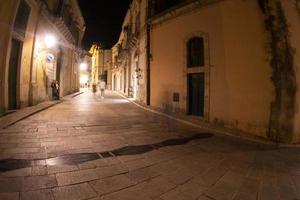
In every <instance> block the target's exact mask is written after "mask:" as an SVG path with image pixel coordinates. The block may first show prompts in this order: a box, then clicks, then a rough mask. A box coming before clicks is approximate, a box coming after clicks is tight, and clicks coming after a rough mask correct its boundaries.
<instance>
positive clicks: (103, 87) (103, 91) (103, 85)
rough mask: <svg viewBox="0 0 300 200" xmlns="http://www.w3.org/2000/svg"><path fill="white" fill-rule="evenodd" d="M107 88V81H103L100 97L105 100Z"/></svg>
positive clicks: (101, 82)
mask: <svg viewBox="0 0 300 200" xmlns="http://www.w3.org/2000/svg"><path fill="white" fill-rule="evenodd" d="M105 87H106V83H105V81H104V80H101V81H100V96H101V98H102V99H103V98H104V93H105Z"/></svg>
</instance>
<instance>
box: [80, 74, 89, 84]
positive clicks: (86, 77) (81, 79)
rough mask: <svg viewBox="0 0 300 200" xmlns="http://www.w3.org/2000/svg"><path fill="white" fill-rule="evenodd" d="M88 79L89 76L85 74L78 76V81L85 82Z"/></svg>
mask: <svg viewBox="0 0 300 200" xmlns="http://www.w3.org/2000/svg"><path fill="white" fill-rule="evenodd" d="M88 81H89V77H88V76H87V75H81V76H80V83H81V84H85V83H87V82H88Z"/></svg>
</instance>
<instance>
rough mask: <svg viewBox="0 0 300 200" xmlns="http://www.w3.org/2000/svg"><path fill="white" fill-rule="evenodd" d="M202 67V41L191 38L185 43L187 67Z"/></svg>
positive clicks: (197, 38) (201, 39)
mask: <svg viewBox="0 0 300 200" xmlns="http://www.w3.org/2000/svg"><path fill="white" fill-rule="evenodd" d="M200 66H204V40H203V38H201V37H194V38H191V39H190V40H189V41H188V43H187V67H200Z"/></svg>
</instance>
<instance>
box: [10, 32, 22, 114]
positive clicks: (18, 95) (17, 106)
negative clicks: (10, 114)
mask: <svg viewBox="0 0 300 200" xmlns="http://www.w3.org/2000/svg"><path fill="white" fill-rule="evenodd" d="M13 40H15V41H17V42H19V43H20V49H19V53H18V66H17V76H16V79H17V80H16V83H17V85H16V109H19V108H20V106H21V105H20V104H21V103H20V101H21V99H20V82H21V80H20V79H21V59H22V52H23V45H24V41H23V40H22V39H20V38H19V37H14V36H13V37H11V40H10V44H9V51H8V52H9V54H8V55H9V56H8V64H7V75H6V77H7V78H6V83H7V90H6V94H7V104H6V105H7V110H9V100H10V99H9V95H8V93H9V91H8V90H9V69H10V57H11V50H12V41H13Z"/></svg>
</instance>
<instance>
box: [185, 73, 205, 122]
mask: <svg viewBox="0 0 300 200" xmlns="http://www.w3.org/2000/svg"><path fill="white" fill-rule="evenodd" d="M193 74H199V75H203V79H204V95H203V116H201V115H194V114H192V113H191V112H190V108H191V104H190V100H191V96H190V95H191V94H190V86H191V84H190V76H192V75H193ZM199 89H200V88H199ZM187 114H188V115H191V116H195V117H201V118H203V117H204V116H205V73H204V72H200V73H188V74H187Z"/></svg>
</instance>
